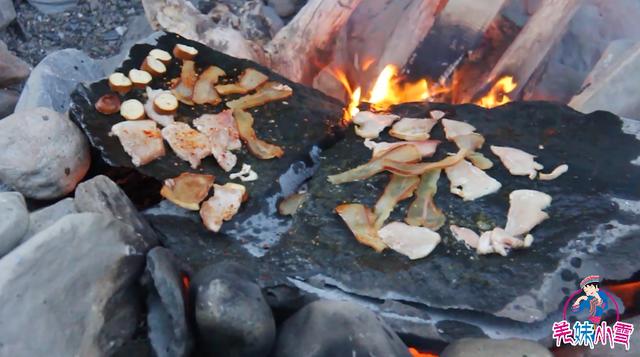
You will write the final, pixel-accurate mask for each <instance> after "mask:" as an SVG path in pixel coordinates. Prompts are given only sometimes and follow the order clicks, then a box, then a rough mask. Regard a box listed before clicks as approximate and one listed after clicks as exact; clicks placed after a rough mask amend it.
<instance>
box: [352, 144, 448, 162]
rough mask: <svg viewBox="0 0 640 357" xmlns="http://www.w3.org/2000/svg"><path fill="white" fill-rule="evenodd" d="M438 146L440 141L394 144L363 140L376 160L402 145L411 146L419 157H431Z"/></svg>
mask: <svg viewBox="0 0 640 357" xmlns="http://www.w3.org/2000/svg"><path fill="white" fill-rule="evenodd" d="M439 144H440V140H424V141H396V142H394V143H388V142H384V141H381V142H375V141H372V140H370V139H365V141H364V146H366V147H367V148H369V149H371V150H373V157H374V158H377V157H380V156H382V155H384V154H385V153H387V152H388V151H389V150H391V149H394V148H397V147H398V146H402V145H412V146H414V147H415V148H416V149H418V151H419V152H420V155H421V156H422V157H423V158H425V157H431V156H433V154H435V152H436V149H437V148H438V145H439Z"/></svg>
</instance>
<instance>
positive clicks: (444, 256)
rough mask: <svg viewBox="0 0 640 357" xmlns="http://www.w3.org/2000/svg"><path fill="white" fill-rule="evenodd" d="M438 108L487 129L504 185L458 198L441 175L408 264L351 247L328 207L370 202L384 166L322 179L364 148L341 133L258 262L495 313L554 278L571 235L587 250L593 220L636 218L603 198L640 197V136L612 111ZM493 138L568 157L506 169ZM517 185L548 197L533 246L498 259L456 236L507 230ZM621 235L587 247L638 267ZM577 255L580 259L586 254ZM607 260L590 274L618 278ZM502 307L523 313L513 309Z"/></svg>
mask: <svg viewBox="0 0 640 357" xmlns="http://www.w3.org/2000/svg"><path fill="white" fill-rule="evenodd" d="M437 107H438V108H439V109H442V110H444V111H445V112H447V113H448V115H447V117H449V118H452V119H459V120H464V121H466V122H469V123H471V124H472V125H474V126H475V127H476V128H477V131H478V132H479V133H481V134H482V135H484V136H485V138H486V144H485V146H484V147H483V148H482V150H481V151H482V153H484V154H485V156H487V157H489V158H490V159H491V160H492V161H493V162H494V164H495V165H494V167H493V168H492V169H490V170H488V171H487V173H488V174H489V175H490V176H492V177H494V178H495V179H497V180H498V181H500V182H501V183H502V189H501V190H500V191H499V192H498V193H496V194H493V195H489V196H485V197H483V198H481V199H477V200H475V201H471V202H464V201H463V200H462V199H461V198H459V197H457V196H455V195H453V194H451V193H449V181H448V180H447V178H446V175H444V174H443V175H442V176H441V178H440V181H439V182H438V193H437V195H436V196H435V201H436V204H437V206H438V207H440V208H442V210H443V211H444V213H445V215H446V217H447V223H446V225H445V226H444V227H443V228H441V229H440V231H439V233H440V234H441V236H442V238H443V241H442V243H441V244H440V245H439V246H438V247H437V248H436V250H435V251H434V252H433V253H432V254H431V255H430V256H428V257H427V258H425V259H420V260H415V261H411V260H409V259H408V258H406V257H404V256H402V255H400V254H397V253H395V252H393V251H390V250H387V251H385V252H384V253H382V254H377V253H375V252H374V251H373V250H371V249H368V248H367V247H365V246H363V245H360V244H358V243H357V242H356V240H355V239H354V238H353V236H352V234H351V233H350V231H349V230H348V229H347V227H346V225H345V224H344V223H343V222H342V220H341V219H340V218H339V217H338V216H337V215H336V214H335V213H334V208H335V207H336V206H337V205H339V204H341V203H343V202H360V203H364V204H366V205H367V206H369V207H372V206H373V205H374V204H375V202H376V200H377V198H378V197H379V195H380V194H381V193H382V191H383V189H384V186H385V185H386V184H387V182H388V175H387V174H379V175H377V176H375V177H373V178H371V179H368V180H366V181H362V182H354V183H348V184H342V185H331V184H329V183H328V182H327V179H326V177H327V176H328V175H331V174H336V173H339V172H343V171H345V170H346V169H348V168H352V167H355V166H357V165H359V164H362V163H364V162H365V161H367V160H368V158H369V157H370V151H369V150H368V149H366V148H365V147H364V145H363V144H362V139H360V138H358V137H356V136H355V135H354V134H353V133H352V131H349V133H348V134H347V136H346V138H345V139H344V140H342V141H341V142H339V143H338V144H336V145H335V146H334V147H332V148H330V149H329V150H327V151H326V152H324V153H323V155H322V160H321V163H320V168H319V170H318V172H317V173H316V174H315V175H314V177H313V178H312V179H311V181H310V183H309V191H310V193H311V197H310V198H309V199H308V200H307V201H306V203H305V204H304V206H303V207H302V209H301V211H300V212H299V214H298V215H297V216H296V217H295V218H294V223H293V226H292V228H291V229H290V231H289V232H288V233H287V234H286V236H285V237H284V238H283V239H282V241H281V243H280V244H279V245H278V246H276V247H274V248H273V249H271V250H270V252H269V254H268V255H267V256H265V257H264V259H265V260H266V261H269V262H272V263H273V264H275V265H277V266H278V267H279V269H282V270H283V271H284V272H285V274H287V275H291V276H294V275H295V276H298V277H302V278H308V277H310V276H313V275H314V274H321V275H323V276H325V277H327V278H328V280H330V281H333V284H337V285H338V286H340V287H343V288H344V289H347V290H349V291H350V292H353V293H357V294H359V295H363V296H369V297H376V298H388V299H398V300H406V301H413V302H418V303H421V304H424V305H428V306H431V307H441V308H452V307H454V308H463V309H471V310H477V311H484V312H489V313H496V314H502V313H501V310H503V309H504V308H505V307H506V306H507V305H508V304H509V303H511V302H513V301H515V299H516V298H518V297H520V296H523V295H524V294H527V293H529V292H530V291H536V290H538V289H540V288H541V287H542V285H543V284H544V283H545V282H546V281H547V279H549V277H550V276H553V273H554V271H555V270H556V269H557V268H558V266H559V264H560V262H561V261H562V260H564V259H565V258H566V257H567V256H568V255H569V254H570V253H571V251H570V250H566V249H563V248H564V247H567V246H570V245H571V244H575V243H576V242H582V243H585V247H589V246H590V244H591V242H592V241H593V239H594V238H593V237H591V236H590V235H589V234H591V233H592V232H594V231H596V229H597V227H598V226H600V225H605V227H606V224H608V223H609V222H610V221H612V220H616V221H618V222H621V223H627V224H631V223H634V219H636V220H637V217H631V216H629V215H628V214H627V213H625V212H622V211H621V210H620V209H619V207H618V206H617V205H616V204H615V203H614V202H612V200H611V197H618V198H624V199H627V200H634V201H638V200H640V190H639V187H638V182H640V167H638V166H637V165H633V164H631V161H632V160H634V159H636V158H637V157H638V156H640V142H639V141H637V140H636V139H635V137H634V136H633V135H628V134H625V133H623V132H622V130H621V126H622V122H621V121H620V119H619V118H618V117H616V116H614V115H611V114H610V113H605V112H596V113H593V114H590V115H582V114H580V113H578V112H575V111H573V110H571V109H569V108H567V107H565V106H562V105H556V104H551V103H542V102H536V103H531V102H530V103H512V104H509V105H505V106H502V107H499V108H496V109H493V110H485V109H483V108H480V107H477V106H474V105H463V106H445V105H441V106H437ZM393 111H394V112H395V113H397V114H399V115H402V116H409V117H424V116H425V115H426V114H427V107H425V106H424V105H417V104H415V105H414V104H410V105H402V106H399V107H396V108H395V109H394V110H393ZM433 134H434V135H433V137H434V138H436V139H441V140H443V144H442V146H441V147H440V148H439V155H438V156H436V157H435V158H434V160H436V159H439V158H441V157H443V155H445V153H444V152H445V151H448V152H455V151H456V148H455V147H454V146H453V145H451V144H450V143H448V142H446V139H444V133H443V130H442V127H441V126H440V125H439V126H437V127H436V129H435V130H434V132H433ZM387 139H388V137H387ZM490 145H503V146H513V147H517V148H520V149H522V150H525V151H527V152H529V153H532V154H535V155H538V156H539V157H538V161H539V162H541V163H542V164H544V165H545V171H546V172H548V171H550V170H551V169H553V168H554V167H555V166H557V165H559V164H562V163H567V164H568V165H569V171H568V173H566V174H565V175H563V176H561V177H559V178H558V179H556V180H553V181H538V180H533V181H532V180H529V178H527V177H514V176H511V175H510V174H509V173H508V171H507V170H506V169H505V168H504V166H503V165H502V163H501V162H500V161H499V159H498V158H497V157H496V156H494V155H493V154H492V153H491V152H490V149H489V146H490ZM539 145H542V146H543V147H544V149H540V148H539ZM347 153H348V154H347ZM516 189H535V190H539V191H542V192H545V193H548V194H550V195H551V196H552V197H553V203H552V205H551V207H550V208H548V209H547V212H548V213H549V215H550V216H551V218H550V219H548V220H547V221H545V222H543V223H542V224H540V225H539V226H538V227H536V228H535V229H534V231H533V232H532V233H533V235H534V236H535V241H534V243H533V246H532V247H531V248H530V249H526V250H518V251H513V252H511V254H510V255H509V256H508V257H506V258H504V257H501V256H498V255H490V256H481V257H478V256H477V255H476V254H475V253H474V252H473V251H471V250H469V249H467V248H466V247H465V246H464V244H462V243H460V242H457V241H455V239H454V238H453V237H452V235H451V233H450V231H449V229H448V225H449V224H457V225H459V226H463V227H468V228H471V229H473V230H475V231H476V232H478V231H480V228H479V227H478V222H483V224H485V225H489V226H490V227H494V226H500V227H504V224H505V223H506V216H507V210H508V206H509V198H508V196H509V193H510V192H511V191H513V190H516ZM410 201H411V199H409V200H406V201H404V202H403V204H401V205H400V206H399V208H396V210H395V212H394V213H393V215H392V216H391V218H390V220H389V221H392V220H402V219H403V218H404V215H405V213H406V206H407V205H408V203H409V202H410ZM605 229H606V228H605ZM611 234H614V233H613V232H612V233H611ZM625 234H626V235H625V236H623V237H615V238H620V240H621V241H624V244H626V245H627V249H628V250H627V251H626V253H625V251H624V250H622V251H621V254H622V255H621V256H615V255H614V256H608V254H609V253H610V251H607V247H602V251H598V250H596V255H600V256H608V258H609V259H610V260H611V261H625V262H626V263H627V264H628V266H627V268H630V269H631V270H633V271H638V270H640V262H639V261H638V260H637V251H638V248H640V239H638V236H639V231H638V230H637V229H636V230H635V231H633V232H627V233H625ZM611 253H613V252H611ZM616 254H620V253H616ZM583 264H586V266H587V267H588V262H584V263H583ZM594 268H595V267H594ZM611 268H612V269H610V270H608V271H594V272H593V273H599V274H603V275H616V274H617V272H616V271H615V269H613V266H612V267H611ZM627 268H625V269H627ZM545 274H550V276H546V275H545ZM562 278H563V280H565V281H569V282H571V283H573V281H574V280H575V281H577V280H578V279H579V278H580V275H579V274H578V273H577V272H576V271H575V269H573V270H571V269H570V270H568V271H565V272H562ZM554 294H555V295H556V296H553V297H551V296H550V297H549V299H551V300H560V298H561V297H562V292H560V291H558V292H557V293H555V292H554ZM537 303H540V306H538V307H537V309H539V310H541V311H538V313H536V314H533V318H531V319H532V320H537V319H541V318H543V317H544V316H546V313H547V312H549V311H547V310H548V309H551V310H555V308H556V306H549V307H546V306H543V304H542V303H541V302H536V303H535V304H537ZM523 305H524V304H523ZM519 307H520V308H522V309H523V310H525V309H527V310H528V309H531V307H529V306H527V307H525V306H518V304H516V306H515V309H518V308H519ZM533 308H534V310H535V309H536V307H535V306H534V307H533ZM504 314H507V315H509V317H512V318H514V319H522V320H529V319H528V318H525V317H522V316H518V314H517V313H512V312H509V313H504Z"/></svg>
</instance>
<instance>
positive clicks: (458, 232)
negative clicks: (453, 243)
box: [449, 225, 480, 249]
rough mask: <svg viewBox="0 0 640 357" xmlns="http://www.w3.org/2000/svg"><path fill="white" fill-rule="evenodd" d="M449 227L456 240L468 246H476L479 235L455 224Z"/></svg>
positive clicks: (473, 247) (474, 247)
mask: <svg viewBox="0 0 640 357" xmlns="http://www.w3.org/2000/svg"><path fill="white" fill-rule="evenodd" d="M449 229H450V230H451V233H452V234H453V237H454V238H455V239H456V240H458V241H460V242H463V243H464V244H465V245H466V246H467V247H469V248H472V249H476V248H478V244H479V241H480V237H479V236H478V234H477V233H476V232H474V231H472V230H471V229H469V228H465V227H458V226H456V225H450V226H449Z"/></svg>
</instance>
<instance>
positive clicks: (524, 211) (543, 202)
mask: <svg viewBox="0 0 640 357" xmlns="http://www.w3.org/2000/svg"><path fill="white" fill-rule="evenodd" d="M509 204H510V206H509V213H508V214H507V225H506V227H505V231H506V232H507V233H509V234H511V235H513V236H515V237H519V236H522V235H524V234H526V233H528V232H529V231H531V230H532V229H533V227H535V226H536V225H538V224H539V223H540V222H542V221H544V220H545V219H547V218H549V215H548V214H547V213H546V212H544V211H543V210H544V209H545V208H547V207H549V205H550V204H551V196H549V195H547V194H546V193H544V192H540V191H535V190H515V191H513V192H511V194H509Z"/></svg>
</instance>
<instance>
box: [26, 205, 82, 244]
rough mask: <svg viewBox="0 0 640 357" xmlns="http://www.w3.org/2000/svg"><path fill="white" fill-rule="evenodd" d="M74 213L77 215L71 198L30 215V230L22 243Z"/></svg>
mask: <svg viewBox="0 0 640 357" xmlns="http://www.w3.org/2000/svg"><path fill="white" fill-rule="evenodd" d="M72 213H77V211H76V207H75V205H74V203H73V198H70V197H68V198H65V199H63V200H60V201H58V202H56V203H54V204H52V205H51V206H47V207H44V208H41V209H39V210H37V211H35V212H32V213H31V214H30V215H29V229H28V230H27V233H26V234H25V235H24V236H23V237H22V241H23V242H25V241H27V240H29V239H31V238H33V237H34V236H35V235H36V234H38V233H40V232H42V231H44V230H45V229H47V228H49V227H51V226H52V225H53V224H54V223H56V222H58V220H59V219H61V218H62V217H64V216H66V215H69V214H72Z"/></svg>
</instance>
